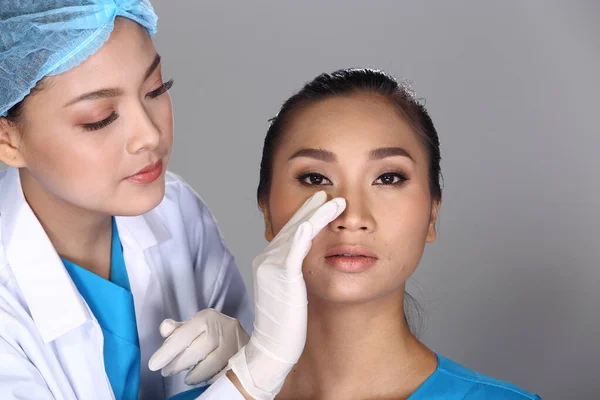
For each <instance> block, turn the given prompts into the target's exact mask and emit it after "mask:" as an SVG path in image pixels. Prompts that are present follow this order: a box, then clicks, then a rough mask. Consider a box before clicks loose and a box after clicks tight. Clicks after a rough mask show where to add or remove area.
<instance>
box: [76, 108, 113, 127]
mask: <svg viewBox="0 0 600 400" xmlns="http://www.w3.org/2000/svg"><path fill="white" fill-rule="evenodd" d="M117 118H119V114H117V113H116V112H114V111H113V112H112V114H110V115H109V116H108V118H105V119H103V120H102V121H98V122H91V123H89V124H82V125H81V126H82V127H83V129H84V130H86V131H97V130H98V129H102V128H106V127H107V126H108V125H110V124H112V123H113V122H115V120H116V119H117Z"/></svg>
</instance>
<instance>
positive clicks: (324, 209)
mask: <svg viewBox="0 0 600 400" xmlns="http://www.w3.org/2000/svg"><path fill="white" fill-rule="evenodd" d="M345 209H346V200H345V199H343V198H341V197H337V198H335V199H333V200H330V201H328V202H327V203H325V204H324V205H322V206H321V207H320V208H319V209H318V210H317V211H315V213H314V214H313V215H312V216H311V217H310V218H309V219H308V222H309V223H310V226H311V228H312V229H311V235H310V240H312V239H314V238H315V236H317V235H318V234H319V232H321V230H322V229H323V228H325V227H326V226H327V225H329V224H330V223H331V222H332V221H334V220H335V219H336V218H337V217H339V216H340V214H341V213H343V212H344V210H345Z"/></svg>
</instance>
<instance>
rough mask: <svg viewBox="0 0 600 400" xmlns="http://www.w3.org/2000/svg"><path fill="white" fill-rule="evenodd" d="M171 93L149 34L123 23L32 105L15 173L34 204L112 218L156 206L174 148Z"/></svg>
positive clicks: (126, 21) (26, 116)
mask: <svg viewBox="0 0 600 400" xmlns="http://www.w3.org/2000/svg"><path fill="white" fill-rule="evenodd" d="M169 87H170V83H169V82H167V83H165V82H164V81H163V78H162V75H161V64H160V57H159V56H158V55H157V53H156V50H155V49H154V46H153V43H152V40H151V39H150V37H149V35H148V33H147V31H146V30H145V29H144V28H143V27H141V26H140V25H138V24H137V23H135V22H133V21H131V20H129V19H124V18H117V20H116V21H115V29H114V31H113V33H112V35H111V36H110V38H109V40H108V41H107V42H106V43H105V45H104V46H103V47H102V48H101V49H100V50H99V51H98V52H96V53H95V54H93V55H92V56H90V57H89V58H88V59H87V60H86V61H85V62H83V63H82V64H80V65H79V66H77V67H75V68H73V69H71V70H69V71H67V72H65V73H63V74H60V75H56V76H53V77H49V78H47V79H45V80H44V81H43V84H42V87H41V90H39V91H37V92H35V93H34V94H33V95H31V96H29V97H28V98H27V101H26V103H25V104H26V105H25V107H24V112H23V124H22V126H21V127H20V128H19V129H20V134H21V140H20V144H19V146H18V148H19V163H20V165H16V166H19V167H21V169H20V173H21V180H22V185H23V191H24V193H25V195H26V197H27V198H28V200H30V202H31V200H32V197H33V198H34V199H39V198H46V199H52V200H54V201H57V202H59V203H64V204H68V205H70V206H74V207H77V208H80V209H84V210H88V211H94V212H99V213H103V214H110V215H138V214H141V213H144V212H146V211H149V210H150V209H152V208H154V207H155V206H157V205H158V204H159V203H160V201H161V200H162V198H163V196H164V191H165V170H166V168H167V163H168V161H169V156H170V153H171V146H172V142H173V115H172V108H171V100H170V97H169V95H168V93H166V91H167V90H168V88H169Z"/></svg>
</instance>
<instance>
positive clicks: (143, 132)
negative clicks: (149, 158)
mask: <svg viewBox="0 0 600 400" xmlns="http://www.w3.org/2000/svg"><path fill="white" fill-rule="evenodd" d="M133 120H134V121H135V126H133V127H132V129H133V130H134V131H133V134H132V135H131V137H130V139H129V141H128V143H127V151H128V152H129V153H130V154H137V153H140V152H143V151H148V150H154V149H155V148H156V147H157V146H158V144H159V143H160V137H161V135H162V134H161V131H160V130H159V129H158V127H157V126H156V125H155V124H154V122H153V121H152V118H151V116H150V115H149V114H148V113H147V112H146V110H145V109H144V107H142V106H140V110H139V111H138V113H137V115H136V116H135V118H134V119H133Z"/></svg>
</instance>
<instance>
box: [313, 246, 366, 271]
mask: <svg viewBox="0 0 600 400" xmlns="http://www.w3.org/2000/svg"><path fill="white" fill-rule="evenodd" d="M377 260H378V257H377V255H376V254H375V253H373V252H372V251H371V250H369V249H367V248H365V247H362V246H356V245H341V246H335V247H332V248H330V249H329V250H328V251H327V252H326V253H325V262H326V263H327V264H328V265H330V266H331V267H333V268H335V269H337V270H340V271H343V272H350V273H356V272H362V271H365V270H367V269H369V268H371V267H372V266H373V265H375V263H376V262H377Z"/></svg>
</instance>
